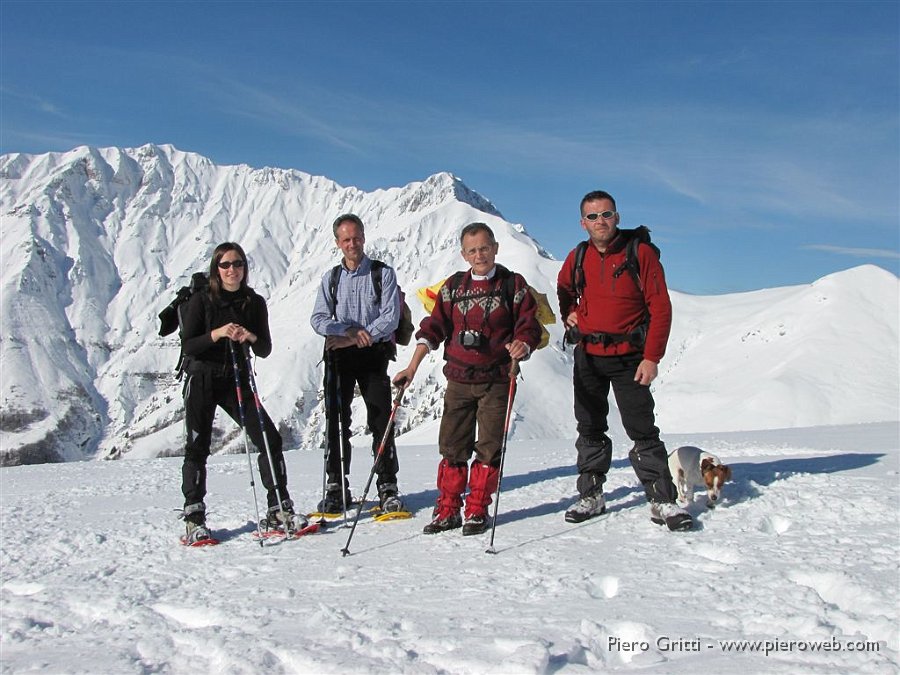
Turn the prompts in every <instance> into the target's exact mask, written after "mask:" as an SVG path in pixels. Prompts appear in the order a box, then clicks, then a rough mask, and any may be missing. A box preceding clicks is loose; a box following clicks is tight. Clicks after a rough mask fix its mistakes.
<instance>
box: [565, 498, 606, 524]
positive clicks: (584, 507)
mask: <svg viewBox="0 0 900 675" xmlns="http://www.w3.org/2000/svg"><path fill="white" fill-rule="evenodd" d="M604 513H606V500H605V499H603V495H602V494H601V493H599V492H598V493H596V494H593V495H588V496H587V497H582V498H581V499H579V500H578V501H577V502H575V504H574V505H573V506H572V507H571V508H570V509H569V510H568V511H566V522H567V523H583V522H584V521H585V520H587V519H588V518H593V517H594V516H599V515H602V514H604Z"/></svg>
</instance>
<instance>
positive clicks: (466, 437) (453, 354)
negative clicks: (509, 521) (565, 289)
mask: <svg viewBox="0 0 900 675" xmlns="http://www.w3.org/2000/svg"><path fill="white" fill-rule="evenodd" d="M460 243H461V244H462V257H463V259H465V261H466V262H467V263H468V264H469V267H470V269H469V270H468V271H466V272H465V273H462V272H458V273H457V274H455V275H453V276H452V277H450V278H449V279H448V280H447V281H446V282H444V285H443V286H441V289H440V291H439V292H438V298H437V301H436V302H435V304H434V309H433V310H432V312H431V316H427V317H425V318H424V319H422V323H421V324H420V326H419V331H418V332H417V333H416V340H417V342H418V344H417V345H416V350H415V352H413V356H412V358H411V359H410V362H409V365H408V366H407V367H406V368H405V369H404V370H401V371H400V372H399V373H397V374H396V375H395V376H394V384H397V385H399V384H401V383H407V384H408V383H410V382H412V379H413V378H414V377H415V375H416V370H417V369H418V368H419V364H420V363H421V362H422V359H424V358H425V356H426V354H428V353H429V352H430V351H433V350H435V349H437V348H438V347H439V346H440V345H441V344H442V343H443V345H444V360H445V361H446V364H445V365H444V375H445V376H446V377H447V392H446V394H445V395H444V414H443V416H442V417H441V429H440V433H439V436H438V446H439V448H440V452H441V457H442V459H441V462H440V464H439V465H438V475H437V487H438V499H437V506H436V507H435V512H434V518H433V520H432V521H431V522H430V523H429V524H428V525H426V526H425V529H424V532H425V534H436V533H438V532H444V531H446V530H452V529H455V528H458V527H460V526H462V528H463V532H462V533H463V534H464V535H472V534H480V533H482V532H484V531H485V530H486V529H487V528H488V516H487V507H488V505H489V504H490V503H491V494H492V493H493V492H495V491H496V489H497V485H498V482H499V480H500V459H501V457H500V449H501V447H502V444H503V425H504V421H505V418H506V407H507V403H508V401H509V386H508V385H509V366H510V361H511V360H512V359H516V360H519V361H521V360H522V359H526V358H528V356H529V355H530V354H531V350H533V349H534V348H535V347H537V345H538V343H539V342H540V338H541V326H540V324H539V323H538V320H537V318H536V311H537V303H536V302H535V300H534V296H533V295H531V293H530V292H529V290H528V286H527V284H526V283H525V279H524V278H523V277H522V275H521V274H516V273H515V272H511V271H509V270H508V269H506V268H505V267H503V266H502V265H497V264H496V263H495V259H496V257H497V250H498V248H499V244H498V243H497V240H496V239H495V238H494V233H493V232H492V231H491V228H489V227H488V226H487V225H485V224H484V223H472V224H471V225H466V226H465V227H464V228H463V231H462V234H461V236H460ZM476 423H477V425H478V440H477V441H476V440H475V426H476ZM473 451H474V453H475V461H474V462H472V468H471V470H470V469H469V466H468V461H469V458H470V457H471V456H472V453H473ZM467 480H468V485H469V494H468V496H467V497H466V510H465V516H466V522H465V525H463V523H462V518H461V516H460V509H461V508H462V505H463V499H462V494H463V492H464V491H465V489H466V481H467Z"/></svg>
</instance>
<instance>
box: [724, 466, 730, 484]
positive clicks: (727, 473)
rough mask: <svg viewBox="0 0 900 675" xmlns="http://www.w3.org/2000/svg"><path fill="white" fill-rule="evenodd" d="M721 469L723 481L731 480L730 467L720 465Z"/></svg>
mask: <svg viewBox="0 0 900 675" xmlns="http://www.w3.org/2000/svg"><path fill="white" fill-rule="evenodd" d="M722 468H723V469H724V470H725V480H731V467H730V466H725V465H722ZM723 482H724V481H723Z"/></svg>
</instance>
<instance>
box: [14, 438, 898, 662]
mask: <svg viewBox="0 0 900 675" xmlns="http://www.w3.org/2000/svg"><path fill="white" fill-rule="evenodd" d="M898 436H900V427H898V424H897V423H885V424H870V425H857V426H843V427H816V428H810V429H793V430H782V431H777V430H776V431H758V432H746V433H742V432H734V433H727V434H705V435H692V436H686V435H685V436H673V435H670V436H667V437H666V438H665V440H666V441H667V443H668V444H669V446H670V448H674V447H676V446H677V445H680V444H695V445H700V446H701V447H704V448H706V449H709V450H711V451H713V452H715V453H716V454H718V455H719V456H720V457H721V458H722V459H723V460H724V461H727V462H728V463H730V464H732V466H733V468H734V474H735V480H734V482H733V483H731V484H729V485H727V487H726V490H725V499H724V503H723V504H722V505H720V506H719V507H718V508H716V509H715V510H714V511H707V510H705V508H704V506H703V501H702V498H701V496H700V495H698V496H697V501H696V502H695V503H694V504H693V505H692V506H691V511H692V512H693V513H694V514H695V515H696V516H697V517H698V528H697V530H695V531H694V532H690V533H677V534H676V533H670V532H667V531H665V530H663V529H662V528H659V527H657V526H655V525H653V524H651V523H650V522H649V519H648V514H647V509H646V506H645V505H644V502H643V497H642V492H641V490H640V489H639V488H638V486H637V483H636V479H635V477H634V473H633V472H632V470H631V468H630V466H629V465H628V462H627V459H626V458H625V444H624V443H623V442H622V439H621V438H616V439H615V440H616V441H617V448H618V451H617V454H616V459H615V460H614V463H613V470H612V472H611V474H610V477H609V481H608V483H607V496H608V499H609V504H610V512H609V513H608V515H606V516H604V517H602V518H599V519H595V520H592V521H588V522H587V523H583V524H581V525H570V524H567V523H565V522H564V520H563V511H564V510H565V508H566V506H567V505H568V504H569V503H570V502H571V499H572V497H573V496H574V467H573V464H574V450H573V449H572V444H571V441H567V440H552V441H546V442H535V441H520V442H512V443H510V447H509V453H508V455H507V464H506V477H505V479H504V481H503V493H502V495H501V499H500V517H499V521H498V526H497V529H496V537H495V547H496V550H497V551H498V554H497V555H487V554H486V553H485V549H486V548H487V544H488V541H489V537H490V533H488V534H486V535H483V536H479V537H467V538H463V537H462V536H460V533H459V531H456V532H453V533H445V534H442V535H436V536H425V535H423V534H421V531H422V527H423V526H424V525H425V523H427V522H428V520H429V515H430V506H431V504H432V502H433V499H434V497H435V490H434V472H435V468H436V465H437V460H438V458H437V451H436V449H435V447H434V446H433V445H429V446H401V467H402V468H401V487H402V488H403V489H404V490H405V492H406V496H407V500H408V503H409V505H410V506H411V507H412V509H413V510H414V511H415V512H416V515H415V518H414V519H412V520H407V521H396V522H392V523H375V522H362V523H361V524H360V526H359V527H358V528H357V530H356V533H355V535H354V538H353V541H352V543H351V546H350V548H351V551H352V554H351V555H350V556H348V557H342V556H341V553H340V549H341V548H343V546H344V545H345V543H346V539H347V535H348V533H349V529H344V528H341V527H334V528H333V529H331V530H330V531H329V532H327V533H325V534H319V535H314V536H310V537H306V538H304V539H301V540H298V541H293V542H286V543H283V544H281V545H277V546H271V547H266V548H263V549H261V548H260V547H259V546H258V545H257V544H256V543H255V542H254V541H253V539H252V537H251V532H252V530H253V524H252V521H253V519H254V512H253V505H252V498H251V493H250V489H249V479H248V474H247V460H246V458H245V457H243V456H229V457H218V458H214V459H213V460H212V461H211V464H210V476H209V486H210V488H211V492H210V494H209V496H208V499H207V503H208V505H209V508H210V515H209V520H210V524H211V525H212V527H213V528H214V530H215V531H216V533H217V534H218V536H220V537H221V538H222V539H223V540H224V541H223V544H222V545H220V546H217V547H207V548H200V549H192V548H185V547H182V546H179V545H178V543H177V536H178V534H179V533H180V522H179V521H177V520H176V518H175V513H174V511H173V509H174V508H177V507H179V506H180V493H179V482H180V461H181V460H180V459H154V460H132V461H127V460H126V461H119V462H81V463H68V464H56V465H39V466H25V467H14V468H6V469H2V470H0V479H2V483H0V485H2V512H0V513H2V523H0V524H2V560H0V562H2V572H0V575H2V592H0V600H2V613H0V616H2V628H0V650H2V658H0V672H3V673H21V672H26V671H29V672H32V671H33V672H44V673H156V672H160V673H189V672H190V673H194V672H210V673H212V672H215V673H260V672H266V673H588V672H609V671H620V670H621V671H629V670H631V671H634V670H636V671H642V672H651V673H698V672H700V673H702V672H728V671H735V670H738V669H740V671H742V672H746V673H757V672H780V673H797V672H815V673H851V672H852V673H866V672H873V673H895V672H897V669H898V666H900V661H898V648H900V645H898V613H900V612H898V579H900V576H898V553H900V518H898V454H900V450H898V446H900V441H898ZM362 457H363V453H361V452H360V453H359V454H358V455H357V459H358V460H361V459H362ZM287 458H288V463H289V467H288V468H289V472H290V477H291V483H292V488H293V496H294V499H295V501H296V502H297V503H298V504H300V505H304V506H305V507H306V508H309V507H311V506H312V505H313V504H314V503H315V502H316V501H317V499H318V493H319V491H320V489H321V455H320V454H318V453H305V452H299V451H295V452H289V453H288V454H287ZM368 469H369V466H368V465H366V462H362V461H357V463H356V464H355V466H354V470H353V475H352V481H353V487H354V490H355V492H361V490H362V487H363V486H364V484H365V481H366V478H367V477H368ZM732 640H735V641H740V640H749V641H751V642H752V643H753V645H749V646H747V645H745V646H744V648H742V649H738V648H728V647H727V645H726V644H725V643H726V642H727V641H732ZM626 647H627V649H626ZM766 650H768V654H766V653H764V651H766Z"/></svg>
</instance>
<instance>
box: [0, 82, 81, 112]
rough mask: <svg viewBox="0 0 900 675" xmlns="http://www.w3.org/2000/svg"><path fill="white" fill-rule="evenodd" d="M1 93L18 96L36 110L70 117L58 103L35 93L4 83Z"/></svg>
mask: <svg viewBox="0 0 900 675" xmlns="http://www.w3.org/2000/svg"><path fill="white" fill-rule="evenodd" d="M0 95H2V96H9V97H12V98H16V99H18V100H19V101H22V102H24V103H25V104H26V105H27V106H28V107H29V108H31V109H32V110H34V111H37V112H41V113H46V114H47V115H52V116H54V117H58V118H60V119H69V115H67V114H66V113H65V112H63V110H62V109H61V108H60V107H59V106H58V105H56V104H55V103H53V102H52V101H50V100H48V99H45V98H41V97H40V96H36V95H35V94H30V93H26V92H22V91H18V90H16V89H14V88H12V87H8V86H5V85H3V86H0Z"/></svg>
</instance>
